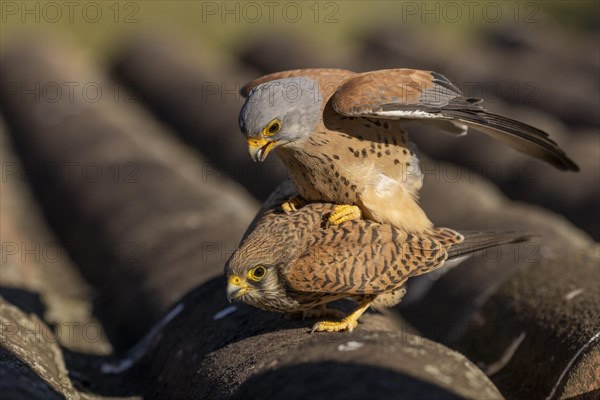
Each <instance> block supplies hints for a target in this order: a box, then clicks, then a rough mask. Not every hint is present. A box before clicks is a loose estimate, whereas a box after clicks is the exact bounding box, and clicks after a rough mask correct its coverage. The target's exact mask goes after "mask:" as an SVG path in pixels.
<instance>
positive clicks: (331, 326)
mask: <svg viewBox="0 0 600 400" xmlns="http://www.w3.org/2000/svg"><path fill="white" fill-rule="evenodd" d="M357 325H358V320H357V319H354V318H352V319H350V318H344V319H343V320H341V321H339V322H334V321H321V322H317V323H316V324H314V325H313V327H312V330H311V331H310V333H313V332H340V331H348V332H352V331H353V330H354V328H356V326H357Z"/></svg>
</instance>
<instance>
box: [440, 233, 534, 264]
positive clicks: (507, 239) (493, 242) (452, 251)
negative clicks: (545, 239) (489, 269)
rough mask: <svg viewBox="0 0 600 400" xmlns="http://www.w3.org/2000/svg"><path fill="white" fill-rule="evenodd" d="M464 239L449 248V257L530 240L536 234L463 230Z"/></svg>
mask: <svg viewBox="0 0 600 400" xmlns="http://www.w3.org/2000/svg"><path fill="white" fill-rule="evenodd" d="M461 234H462V235H463V236H464V238H465V239H464V240H463V241H462V242H461V243H458V244H455V245H452V246H451V247H450V248H449V249H448V259H449V260H452V259H454V258H460V257H462V256H464V255H467V254H470V253H475V252H477V251H481V250H485V249H488V248H490V247H495V246H501V245H503V244H509V243H520V242H526V241H528V240H530V239H531V238H532V237H533V236H534V235H532V234H530V233H524V232H510V231H509V232H461Z"/></svg>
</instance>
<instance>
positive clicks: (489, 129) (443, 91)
mask: <svg viewBox="0 0 600 400" xmlns="http://www.w3.org/2000/svg"><path fill="white" fill-rule="evenodd" d="M481 101H482V100H479V99H472V98H466V97H464V96H463V95H462V92H461V91H460V90H459V89H458V88H457V87H456V86H454V84H452V82H450V81H449V80H448V79H447V78H446V77H445V76H443V75H441V74H438V73H436V72H432V71H419V70H413V69H390V70H381V71H373V72H366V73H363V74H357V75H356V76H354V77H351V78H350V79H348V80H347V81H345V82H344V83H343V85H342V86H341V87H340V88H339V89H338V90H337V92H336V93H335V94H334V95H333V98H332V105H333V108H334V110H335V111H336V112H338V113H339V114H342V115H345V116H350V117H371V118H385V119H412V120H424V121H431V122H435V123H437V124H439V123H446V124H450V128H451V129H447V130H448V131H452V132H454V133H461V132H462V133H465V132H466V130H467V127H472V128H474V129H476V130H479V131H481V132H484V133H486V134H488V135H491V136H492V137H494V138H496V139H498V140H500V141H502V142H504V143H506V144H508V145H509V146H511V147H513V148H515V149H516V150H518V151H521V152H523V153H526V154H529V155H531V156H533V157H536V158H539V159H542V160H544V161H547V162H548V163H550V164H552V165H554V166H556V167H557V168H559V169H562V170H571V171H578V170H579V168H578V167H577V165H576V164H575V163H574V162H573V161H572V160H570V159H569V158H568V157H567V156H566V154H565V153H564V151H562V150H561V149H560V148H559V147H558V146H557V144H556V143H555V142H554V141H553V140H551V139H550V138H549V137H548V134H547V133H546V132H544V131H541V130H539V129H537V128H534V127H532V126H530V125H527V124H524V123H522V122H518V121H515V120H512V119H510V118H506V117H502V116H500V115H496V114H492V113H488V112H486V111H485V110H484V109H483V107H481V105H480V103H481Z"/></svg>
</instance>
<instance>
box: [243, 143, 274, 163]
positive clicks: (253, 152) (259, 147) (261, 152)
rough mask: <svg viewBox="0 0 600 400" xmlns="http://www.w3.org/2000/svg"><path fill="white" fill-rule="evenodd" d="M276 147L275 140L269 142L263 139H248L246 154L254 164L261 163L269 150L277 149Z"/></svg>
mask: <svg viewBox="0 0 600 400" xmlns="http://www.w3.org/2000/svg"><path fill="white" fill-rule="evenodd" d="M277 145H278V141H277V140H273V141H271V140H269V139H265V138H260V139H256V138H250V139H248V152H249V153H250V158H252V161H255V162H256V161H259V162H263V161H264V160H265V158H267V156H268V155H269V153H270V152H271V150H273V149H274V148H275V147H277Z"/></svg>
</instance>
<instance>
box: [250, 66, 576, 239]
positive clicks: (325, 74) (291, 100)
mask: <svg viewBox="0 0 600 400" xmlns="http://www.w3.org/2000/svg"><path fill="white" fill-rule="evenodd" d="M241 93H242V95H244V96H246V97H247V98H246V102H245V103H244V106H243V107H242V110H241V113H240V119H239V122H240V128H241V130H242V132H243V133H244V135H245V136H246V139H247V141H248V146H249V151H250V154H251V157H252V158H253V159H254V160H256V161H263V160H264V159H265V158H266V157H267V155H268V154H269V152H271V151H272V150H274V149H275V152H276V153H277V154H278V155H279V157H280V158H281V159H282V161H283V162H284V163H285V165H286V167H287V169H288V170H289V172H290V174H291V177H292V179H293V181H294V184H295V186H296V188H297V190H298V192H299V194H300V196H301V198H302V199H304V200H308V201H324V202H331V203H336V204H338V205H340V206H339V207H338V208H337V209H336V210H335V211H334V213H333V214H332V216H331V222H332V223H340V222H343V221H346V220H349V219H353V218H357V217H359V216H360V214H361V213H362V215H363V217H364V218H367V219H370V220H373V221H378V222H382V223H389V224H392V225H393V226H396V227H399V228H402V229H403V230H404V231H406V232H415V233H422V232H425V231H426V230H428V229H431V228H432V224H431V222H430V221H429V219H428V218H427V216H426V215H425V213H424V212H423V210H422V209H421V208H420V207H419V205H418V195H419V190H420V188H421V186H422V177H423V175H422V173H421V170H420V165H419V159H418V158H417V155H416V154H415V152H416V149H415V147H414V146H413V145H412V144H411V143H410V142H409V141H408V140H407V137H406V134H405V132H404V130H403V128H402V123H403V122H404V121H406V120H420V121H425V122H428V123H431V124H435V125H436V127H437V128H439V129H440V130H443V131H445V132H447V133H450V134H453V135H462V134H465V133H466V131H467V129H468V128H469V127H472V128H474V129H476V130H479V131H482V132H484V133H487V134H489V135H492V136H493V137H494V138H496V139H498V140H500V141H503V142H505V143H506V144H508V145H510V146H512V147H513V148H515V149H517V150H519V151H521V152H524V153H527V154H529V155H532V156H534V157H537V158H540V159H542V160H544V161H547V162H549V163H551V164H552V165H554V166H556V167H558V168H560V169H563V170H571V171H577V170H578V168H577V166H576V165H575V163H574V162H573V161H571V160H570V159H569V158H568V157H567V156H566V155H565V153H564V152H563V151H562V150H561V149H560V148H559V147H558V146H557V145H556V143H555V142H553V141H552V140H551V139H550V138H549V137H548V134H546V133H545V132H543V131H541V130H539V129H536V128H534V127H532V126H529V125H527V124H524V123H521V122H518V121H515V120H512V119H509V118H506V117H502V116H499V115H495V114H491V113H488V112H486V111H485V110H484V109H483V108H482V106H481V104H480V103H481V100H478V99H472V98H466V97H464V96H463V95H462V93H461V91H460V90H459V89H458V88H457V87H456V86H455V85H453V84H452V83H451V82H450V81H449V80H448V79H447V78H445V77H444V76H442V75H440V74H438V73H435V72H430V71H419V70H412V69H392V70H381V71H373V72H366V73H354V72H351V71H347V70H340V69H303V70H294V71H287V72H280V73H275V74H271V75H266V76H264V77H262V78H259V79H256V80H255V81H253V82H251V83H249V84H247V85H246V86H244V88H243V89H242V91H241ZM300 200H301V199H299V198H296V199H292V201H290V202H288V203H285V204H284V209H286V210H294V209H296V208H297V207H296V204H297V203H299V201H300Z"/></svg>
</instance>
